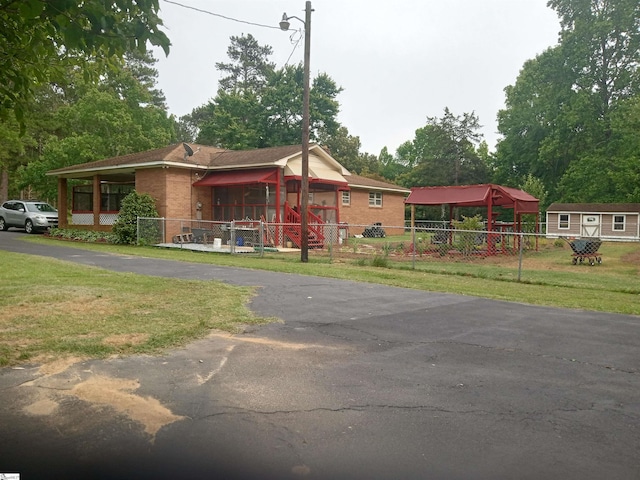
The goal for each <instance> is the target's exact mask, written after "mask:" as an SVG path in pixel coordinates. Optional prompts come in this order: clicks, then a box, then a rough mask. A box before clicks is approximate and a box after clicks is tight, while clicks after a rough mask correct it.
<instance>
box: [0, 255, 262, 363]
mask: <svg viewBox="0 0 640 480" xmlns="http://www.w3.org/2000/svg"><path fill="white" fill-rule="evenodd" d="M0 262H1V264H2V265H5V266H6V265H11V268H4V269H3V275H2V277H3V281H2V284H1V285H0V309H1V310H0V332H2V335H1V336H0V365H12V364H16V363H20V362H27V361H35V362H46V361H48V360H51V359H55V358H57V357H59V356H75V357H106V356H110V355H118V354H135V353H138V354H139V353H157V352H160V351H162V350H163V349H166V348H168V347H175V346H179V345H184V344H186V343H187V342H190V341H192V340H193V339H195V338H200V337H203V336H205V335H207V334H208V333H210V332H211V330H212V329H220V330H225V331H229V332H236V331H239V330H241V329H242V328H243V326H245V325H248V324H255V323H264V322H266V321H269V320H268V319H262V318H258V317H256V316H254V315H253V314H252V313H251V312H250V311H249V309H248V308H247V307H246V304H247V301H248V300H249V298H250V297H251V296H252V295H253V291H252V290H251V289H249V288H242V287H232V286H229V285H225V284H223V283H219V282H211V281H207V282H204V281H187V280H175V279H163V278H157V277H150V276H144V275H136V274H128V273H115V272H110V271H107V270H102V269H99V268H93V267H87V266H82V265H76V264H72V263H68V262H63V261H59V260H55V259H43V258H41V257H33V256H30V255H21V254H16V253H9V252H5V251H2V250H0ZM271 320H273V319H271Z"/></svg>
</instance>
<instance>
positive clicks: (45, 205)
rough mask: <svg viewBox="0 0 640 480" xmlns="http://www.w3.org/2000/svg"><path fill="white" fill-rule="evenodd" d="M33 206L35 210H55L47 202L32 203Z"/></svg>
mask: <svg viewBox="0 0 640 480" xmlns="http://www.w3.org/2000/svg"><path fill="white" fill-rule="evenodd" d="M33 206H34V207H35V210H33V211H34V212H35V211H40V212H55V211H56V209H55V208H53V207H52V206H51V205H49V204H48V203H34V204H33Z"/></svg>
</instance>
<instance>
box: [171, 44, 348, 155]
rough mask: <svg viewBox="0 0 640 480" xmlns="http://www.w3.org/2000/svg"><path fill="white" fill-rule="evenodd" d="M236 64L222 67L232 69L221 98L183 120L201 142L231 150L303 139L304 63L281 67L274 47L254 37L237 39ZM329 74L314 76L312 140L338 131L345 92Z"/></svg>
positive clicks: (220, 64) (233, 54)
mask: <svg viewBox="0 0 640 480" xmlns="http://www.w3.org/2000/svg"><path fill="white" fill-rule="evenodd" d="M227 53H228V54H229V57H230V59H231V62H230V63H223V62H218V63H216V67H217V68H218V69H219V70H220V71H222V72H223V73H226V74H227V76H226V77H223V79H222V80H221V81H220V88H219V90H218V93H217V95H216V97H215V98H214V99H213V100H212V101H211V102H209V103H208V104H207V105H203V106H201V107H198V108H196V109H194V110H193V111H192V113H191V114H190V115H187V116H185V117H183V118H182V119H181V120H182V122H183V124H184V126H185V130H186V131H187V132H191V133H192V134H194V136H195V138H196V141H197V142H198V143H203V144H208V145H216V146H219V147H222V148H229V149H234V150H238V149H249V148H262V147H271V146H278V145H292V144H297V143H300V142H301V141H302V139H301V132H302V93H303V77H304V75H303V73H304V72H303V68H302V65H295V66H285V67H283V68H282V69H279V70H275V69H274V67H275V65H274V64H273V63H271V62H270V61H269V56H270V55H271V53H272V49H271V47H269V46H261V45H259V44H258V42H257V41H256V40H255V38H253V37H252V36H251V35H247V36H244V35H243V36H240V37H231V45H230V47H229V49H228V51H227ZM341 90H342V89H341V88H339V87H337V86H336V84H335V82H334V81H333V80H332V79H331V78H330V77H329V76H328V75H326V74H319V75H318V76H317V77H316V78H315V79H313V82H312V86H311V89H310V107H309V109H310V137H311V140H312V141H317V140H319V139H320V138H326V137H327V135H333V134H335V133H336V132H337V130H338V128H339V123H338V121H337V120H336V117H337V115H338V109H339V104H338V102H337V101H336V97H337V95H338V94H339V93H340V92H341Z"/></svg>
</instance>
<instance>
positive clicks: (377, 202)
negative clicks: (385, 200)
mask: <svg viewBox="0 0 640 480" xmlns="http://www.w3.org/2000/svg"><path fill="white" fill-rule="evenodd" d="M369 206H370V207H382V192H369Z"/></svg>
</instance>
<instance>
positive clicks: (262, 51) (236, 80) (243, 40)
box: [216, 34, 275, 95]
mask: <svg viewBox="0 0 640 480" xmlns="http://www.w3.org/2000/svg"><path fill="white" fill-rule="evenodd" d="M272 53H273V49H272V48H271V47H270V46H268V45H264V46H263V45H260V44H259V43H258V41H257V40H256V39H255V38H254V37H253V35H251V34H248V35H246V36H245V35H244V34H242V35H241V36H239V37H235V36H232V37H231V45H229V48H227V55H229V58H230V59H231V62H230V63H224V62H216V69H218V70H219V71H220V72H225V73H227V74H228V75H227V76H226V77H223V78H222V79H220V81H219V82H218V89H219V90H222V91H224V92H226V93H229V94H231V93H238V94H241V95H242V94H247V93H253V94H257V93H259V92H260V91H261V90H262V89H263V88H264V86H265V85H266V84H267V79H268V78H269V76H270V75H271V73H272V72H273V70H274V69H275V63H272V62H269V56H270V55H271V54H272Z"/></svg>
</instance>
